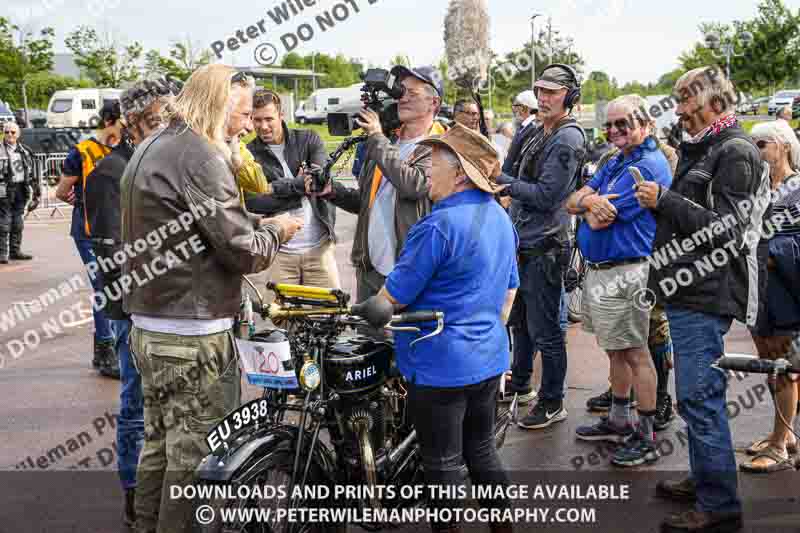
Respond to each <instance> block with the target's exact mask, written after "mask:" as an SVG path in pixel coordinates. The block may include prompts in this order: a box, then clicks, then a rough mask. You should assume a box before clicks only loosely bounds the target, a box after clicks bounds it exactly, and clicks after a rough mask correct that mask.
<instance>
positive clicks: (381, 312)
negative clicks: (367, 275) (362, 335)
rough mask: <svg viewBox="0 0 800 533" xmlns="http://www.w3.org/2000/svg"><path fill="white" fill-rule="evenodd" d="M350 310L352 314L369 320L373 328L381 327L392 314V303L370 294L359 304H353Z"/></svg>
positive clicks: (387, 321)
mask: <svg viewBox="0 0 800 533" xmlns="http://www.w3.org/2000/svg"><path fill="white" fill-rule="evenodd" d="M350 310H351V312H352V313H353V314H354V315H357V316H360V317H361V318H363V319H365V320H366V321H367V322H369V325H370V326H372V327H373V328H382V327H383V326H385V325H386V324H388V323H389V321H390V320H391V319H392V315H393V314H394V307H393V306H392V303H391V302H390V301H389V300H387V299H386V298H384V297H383V296H379V295H375V296H370V297H369V298H367V299H366V300H364V301H363V302H361V303H360V304H355V305H353V306H352V307H351V308H350Z"/></svg>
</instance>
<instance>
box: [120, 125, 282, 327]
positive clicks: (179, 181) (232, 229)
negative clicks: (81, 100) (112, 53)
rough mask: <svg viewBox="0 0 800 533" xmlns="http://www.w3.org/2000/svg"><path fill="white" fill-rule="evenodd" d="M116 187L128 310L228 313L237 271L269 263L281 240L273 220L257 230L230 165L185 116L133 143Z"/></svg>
mask: <svg viewBox="0 0 800 533" xmlns="http://www.w3.org/2000/svg"><path fill="white" fill-rule="evenodd" d="M121 188H122V241H123V248H125V251H126V254H127V259H126V261H125V264H124V265H123V270H122V273H123V276H122V280H123V286H124V280H125V279H126V276H127V281H129V282H130V289H129V290H128V291H127V293H126V294H125V296H124V308H125V311H126V312H127V313H131V314H133V313H138V314H143V315H150V316H158V317H164V318H198V319H214V318H228V317H232V316H233V315H234V314H236V313H237V312H238V310H239V306H240V304H241V298H242V294H241V286H242V280H241V277H242V275H243V274H248V273H251V272H260V271H262V270H264V269H266V268H267V267H269V265H270V264H271V263H272V261H273V258H274V257H275V256H276V254H277V252H278V248H279V247H280V244H281V241H282V239H283V238H284V237H285V236H284V235H281V234H280V228H279V227H278V226H277V225H272V224H267V225H264V226H261V227H260V228H259V225H258V218H256V217H253V216H252V215H250V214H248V213H247V211H246V210H245V209H244V207H242V205H241V203H240V201H239V191H238V188H237V186H236V180H235V178H234V176H233V172H232V170H231V168H230V166H229V164H228V163H226V162H225V160H224V158H223V157H222V155H221V154H220V153H219V152H218V150H217V149H216V148H215V147H213V146H212V145H210V144H209V143H208V142H207V141H206V140H205V139H203V138H202V137H200V136H199V135H197V134H196V133H195V132H193V131H192V130H190V129H189V128H187V127H186V124H185V123H183V122H182V121H177V120H176V121H173V123H172V124H170V125H169V126H168V127H167V128H166V129H164V130H162V131H160V132H157V133H154V134H153V135H152V136H151V137H150V138H148V139H147V140H146V141H144V142H143V143H142V144H141V145H139V146H138V147H137V150H136V152H135V153H134V155H133V157H132V158H131V160H130V162H129V164H128V166H127V167H126V168H125V174H124V175H123V177H122V187H121ZM143 243H145V244H146V246H145V245H144V244H143ZM142 249H144V250H143V251H141V252H139V250H142Z"/></svg>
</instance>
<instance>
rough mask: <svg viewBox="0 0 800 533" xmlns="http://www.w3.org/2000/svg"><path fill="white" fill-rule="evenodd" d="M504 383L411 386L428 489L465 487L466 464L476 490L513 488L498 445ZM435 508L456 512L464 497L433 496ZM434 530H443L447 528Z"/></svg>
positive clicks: (487, 503) (495, 502)
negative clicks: (497, 410)
mask: <svg viewBox="0 0 800 533" xmlns="http://www.w3.org/2000/svg"><path fill="white" fill-rule="evenodd" d="M499 385H500V376H495V377H493V378H489V379H487V380H484V381H482V382H480V383H476V384H473V385H467V386H465V387H458V388H442V387H428V386H422V385H414V384H411V385H410V386H409V391H408V400H409V404H408V406H409V414H410V416H411V420H412V421H413V423H414V426H415V427H416V429H417V435H418V436H419V444H420V452H421V455H422V463H423V465H424V467H425V483H426V484H427V485H437V486H450V487H457V486H461V485H464V481H465V476H464V467H463V465H464V464H466V467H467V471H468V472H469V476H470V478H471V480H472V483H473V485H474V486H478V485H483V486H499V485H501V486H507V485H508V484H509V481H508V476H507V475H506V472H505V470H504V469H503V464H502V463H501V462H500V456H499V455H498V454H497V448H496V446H495V442H494V425H495V406H496V405H497V390H498V387H499ZM504 492H505V491H504ZM479 503H480V505H481V507H483V508H490V509H507V508H509V507H510V505H511V504H510V501H509V500H507V499H486V500H479ZM431 505H432V507H435V508H443V507H446V508H455V507H459V506H460V499H447V498H432V501H431ZM432 526H433V528H434V529H442V528H443V527H446V526H447V524H432Z"/></svg>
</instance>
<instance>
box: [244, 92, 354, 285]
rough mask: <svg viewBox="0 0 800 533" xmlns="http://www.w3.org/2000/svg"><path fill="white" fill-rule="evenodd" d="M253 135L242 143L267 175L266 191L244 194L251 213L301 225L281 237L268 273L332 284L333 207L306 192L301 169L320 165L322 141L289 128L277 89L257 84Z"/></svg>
mask: <svg viewBox="0 0 800 533" xmlns="http://www.w3.org/2000/svg"><path fill="white" fill-rule="evenodd" d="M253 126H254V127H255V130H256V138H255V139H253V141H252V142H251V143H250V144H248V145H247V148H248V149H249V150H250V152H252V154H253V157H255V160H256V162H257V163H259V164H260V165H261V167H262V168H263V169H264V173H265V174H266V175H267V176H268V178H267V179H268V180H269V181H270V187H271V189H272V191H271V192H270V193H268V194H260V195H256V196H250V197H248V198H247V200H246V202H245V203H246V205H247V209H248V210H249V211H250V212H251V213H258V214H262V215H269V216H271V215H274V214H276V213H289V214H291V215H292V216H296V217H299V218H301V219H302V220H303V221H304V226H303V229H302V230H301V231H298V232H297V234H296V235H295V236H294V237H293V238H292V240H290V241H289V242H286V243H284V244H283V245H282V246H281V248H280V251H279V252H278V256H277V257H276V259H275V266H274V267H273V270H272V273H271V277H272V281H274V282H278V283H292V284H296V285H312V286H315V287H327V288H334V289H338V288H340V287H341V284H340V281H339V269H338V267H337V265H336V256H335V246H336V234H335V232H334V226H335V225H336V209H335V208H334V207H333V206H332V205H330V203H328V202H327V201H326V200H324V199H322V198H318V197H315V196H310V195H306V188H305V177H306V174H305V171H304V169H307V168H310V169H317V168H321V167H322V166H323V165H324V164H325V162H326V161H327V158H328V156H327V154H326V153H325V144H324V143H323V142H322V139H321V138H320V136H319V135H317V133H316V132H315V131H313V130H299V129H289V128H288V127H287V125H286V121H285V119H284V113H283V107H282V105H281V98H280V96H278V94H277V93H275V92H273V91H269V90H266V89H259V90H258V91H256V93H255V95H254V96H253Z"/></svg>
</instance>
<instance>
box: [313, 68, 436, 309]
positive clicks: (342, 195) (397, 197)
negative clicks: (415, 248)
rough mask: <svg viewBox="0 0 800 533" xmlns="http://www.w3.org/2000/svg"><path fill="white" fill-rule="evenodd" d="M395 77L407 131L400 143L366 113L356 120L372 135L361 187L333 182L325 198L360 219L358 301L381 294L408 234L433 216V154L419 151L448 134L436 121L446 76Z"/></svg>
mask: <svg viewBox="0 0 800 533" xmlns="http://www.w3.org/2000/svg"><path fill="white" fill-rule="evenodd" d="M391 74H392V75H393V76H395V77H396V78H397V79H398V81H399V83H401V84H402V85H403V86H404V87H405V94H404V96H403V97H402V98H401V99H400V100H399V102H398V114H399V117H400V122H402V124H403V126H402V127H401V129H400V133H399V136H398V138H397V140H396V141H392V140H389V138H387V137H386V136H385V135H384V134H383V131H382V126H381V122H380V118H379V116H378V114H377V113H375V112H374V111H372V110H371V109H363V110H361V111H360V112H359V115H358V118H357V119H356V121H357V124H358V126H360V127H361V128H363V130H364V133H366V134H368V135H369V138H368V140H367V141H366V143H365V144H366V148H365V151H366V155H365V159H364V164H363V167H362V169H361V175H360V176H359V177H358V185H359V186H358V188H348V187H345V186H344V185H342V184H341V183H333V182H331V183H329V184H328V186H327V187H326V190H325V191H323V193H322V194H323V195H324V197H326V198H329V199H330V201H331V203H333V204H334V205H336V206H337V207H340V208H341V209H344V210H345V211H348V212H350V213H354V214H358V223H357V225H356V231H355V235H354V237H353V251H352V254H351V256H350V258H351V261H352V262H353V265H354V266H355V267H356V277H357V286H358V288H357V292H358V299H359V300H360V301H363V300H365V299H367V298H369V297H370V296H373V295H375V294H377V293H378V291H379V290H380V288H381V287H382V286H383V283H384V281H385V279H386V276H387V275H388V274H389V272H391V271H392V269H393V268H394V265H395V261H396V259H397V256H398V255H399V253H400V250H401V249H402V248H403V244H404V243H405V239H406V236H407V234H408V231H409V229H410V228H411V226H413V225H414V223H416V222H417V220H419V219H420V218H421V217H423V216H425V215H427V214H428V213H429V212H430V201H429V200H428V197H427V191H428V189H427V187H428V175H429V173H430V165H431V149H430V148H428V147H419V148H418V147H417V143H419V141H421V140H422V139H424V138H425V137H427V136H429V135H439V134H441V133H443V132H444V129H443V128H442V126H441V125H439V124H438V123H435V122H434V117H435V116H436V113H437V112H438V110H439V107H440V105H441V101H442V88H441V76H440V75H439V73H438V72H437V71H436V70H435V69H434V68H433V67H419V68H416V69H408V68H406V67H404V66H396V67H394V68H393V69H392V71H391Z"/></svg>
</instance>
